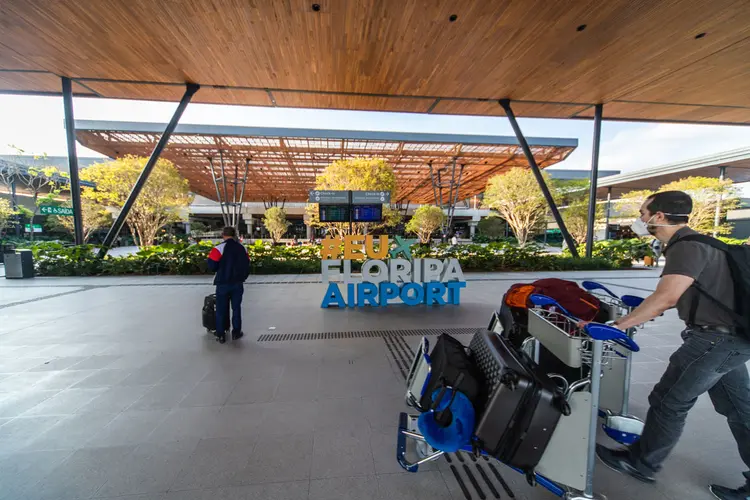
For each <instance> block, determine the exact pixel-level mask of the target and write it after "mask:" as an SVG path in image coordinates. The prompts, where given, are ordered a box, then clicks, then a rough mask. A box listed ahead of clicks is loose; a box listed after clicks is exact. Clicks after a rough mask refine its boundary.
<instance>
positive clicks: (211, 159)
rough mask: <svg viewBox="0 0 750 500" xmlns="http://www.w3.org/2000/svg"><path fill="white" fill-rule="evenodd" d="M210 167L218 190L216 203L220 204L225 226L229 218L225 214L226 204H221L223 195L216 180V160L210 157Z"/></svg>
mask: <svg viewBox="0 0 750 500" xmlns="http://www.w3.org/2000/svg"><path fill="white" fill-rule="evenodd" d="M208 165H209V166H210V168H211V179H213V181H214V187H215V188H216V201H217V202H219V210H221V219H222V220H223V221H224V225H225V226H226V225H227V216H226V215H225V214H224V204H223V203H222V202H221V193H219V182H218V181H217V180H216V171H215V170H214V159H213V158H212V157H210V156H209V157H208Z"/></svg>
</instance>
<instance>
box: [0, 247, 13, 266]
mask: <svg viewBox="0 0 750 500" xmlns="http://www.w3.org/2000/svg"><path fill="white" fill-rule="evenodd" d="M15 251H16V246H15V245H13V244H12V243H2V244H0V264H2V263H3V262H5V254H6V253H14V252H15Z"/></svg>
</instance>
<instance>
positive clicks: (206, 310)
mask: <svg viewBox="0 0 750 500" xmlns="http://www.w3.org/2000/svg"><path fill="white" fill-rule="evenodd" d="M227 313H228V311H227ZM202 316H203V327H204V328H205V329H206V330H208V331H209V332H215V331H216V294H213V293H212V294H211V295H207V296H206V298H205V299H203V313H202ZM224 318H225V321H224V323H225V325H224V330H225V331H226V330H228V329H229V314H226V315H225V316H224Z"/></svg>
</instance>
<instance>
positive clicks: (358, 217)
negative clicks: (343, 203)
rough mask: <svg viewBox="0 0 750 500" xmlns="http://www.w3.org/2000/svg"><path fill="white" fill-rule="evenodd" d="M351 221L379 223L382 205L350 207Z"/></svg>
mask: <svg viewBox="0 0 750 500" xmlns="http://www.w3.org/2000/svg"><path fill="white" fill-rule="evenodd" d="M352 220H353V221H354V222H381V221H382V220H383V205H381V204H376V205H352Z"/></svg>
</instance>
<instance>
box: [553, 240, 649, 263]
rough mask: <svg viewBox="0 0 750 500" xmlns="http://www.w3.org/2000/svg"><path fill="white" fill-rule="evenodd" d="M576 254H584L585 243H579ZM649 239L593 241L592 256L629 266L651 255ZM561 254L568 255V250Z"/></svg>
mask: <svg viewBox="0 0 750 500" xmlns="http://www.w3.org/2000/svg"><path fill="white" fill-rule="evenodd" d="M578 254H579V255H585V254H586V245H579V247H578ZM653 255H654V254H653V252H652V251H651V245H650V241H649V240H642V239H640V238H631V239H627V240H605V241H596V242H594V249H593V251H592V252H591V256H592V257H601V258H603V259H605V260H608V261H610V262H612V263H614V264H615V265H616V266H618V267H630V266H631V265H632V263H633V261H634V260H642V259H643V258H644V257H646V256H653ZM563 256H565V257H570V250H569V249H567V248H566V249H565V250H563Z"/></svg>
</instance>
